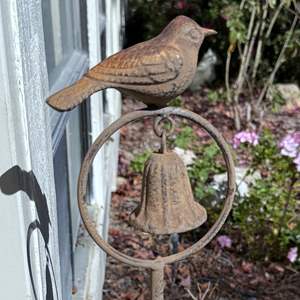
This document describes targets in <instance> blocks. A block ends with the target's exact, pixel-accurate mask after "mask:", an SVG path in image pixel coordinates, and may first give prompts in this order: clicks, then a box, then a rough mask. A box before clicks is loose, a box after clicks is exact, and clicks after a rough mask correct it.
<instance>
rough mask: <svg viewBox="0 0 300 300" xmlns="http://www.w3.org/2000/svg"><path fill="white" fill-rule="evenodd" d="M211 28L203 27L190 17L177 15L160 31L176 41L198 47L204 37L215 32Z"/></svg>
mask: <svg viewBox="0 0 300 300" xmlns="http://www.w3.org/2000/svg"><path fill="white" fill-rule="evenodd" d="M216 33H217V32H216V31H215V30H213V29H208V28H203V27H201V26H200V25H199V24H197V23H196V22H195V21H193V20H192V19H191V18H188V17H186V16H178V17H176V18H175V19H173V20H172V21H171V22H170V23H169V24H168V25H167V27H166V28H165V29H164V30H163V31H162V35H163V36H168V37H169V38H171V39H172V40H175V41H176V42H178V43H184V44H185V45H187V46H189V47H191V46H192V47H196V48H198V49H199V47H200V46H201V44H202V42H203V40H204V38H205V37H206V36H209V35H213V34H216Z"/></svg>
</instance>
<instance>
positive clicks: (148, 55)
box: [86, 42, 183, 85]
mask: <svg viewBox="0 0 300 300" xmlns="http://www.w3.org/2000/svg"><path fill="white" fill-rule="evenodd" d="M182 65H183V60H182V57H181V54H180V52H179V50H178V49H176V48H175V47H172V46H167V45H165V46H160V47H158V46H153V43H152V44H151V45H149V44H148V43H147V42H146V43H141V44H138V45H135V46H133V47H130V48H128V49H125V50H122V51H121V52H119V53H117V54H115V55H113V56H110V57H108V58H107V59H105V60H104V61H103V62H101V63H100V64H98V65H97V66H95V67H94V68H92V69H91V70H90V71H89V72H88V73H87V74H86V76H88V77H91V78H94V79H98V80H101V81H105V82H107V83H112V84H130V85H135V84H137V85H141V84H145V85H151V84H157V83H164V82H167V81H169V80H172V79H175V78H176V77H177V76H178V75H179V72H180V69H181V68H182Z"/></svg>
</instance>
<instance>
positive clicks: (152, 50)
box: [47, 16, 216, 111]
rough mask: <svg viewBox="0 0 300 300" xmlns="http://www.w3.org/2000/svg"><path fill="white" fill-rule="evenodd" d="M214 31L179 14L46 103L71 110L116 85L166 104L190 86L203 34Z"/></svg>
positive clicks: (141, 97)
mask: <svg viewBox="0 0 300 300" xmlns="http://www.w3.org/2000/svg"><path fill="white" fill-rule="evenodd" d="M215 33H216V32H215V31H214V30H211V29H206V28H202V27H200V26H199V25H198V24H197V23H196V22H195V21H193V20H192V19H190V18H188V17H185V16H178V17H176V18H175V19H174V20H172V21H171V22H170V23H169V24H168V25H167V26H166V27H165V28H164V29H163V31H162V32H161V33H160V34H159V35H158V36H156V37H155V38H153V39H151V40H149V41H145V42H143V43H139V44H136V45H134V46H132V47H130V48H127V49H124V50H122V51H120V52H118V53H116V54H114V55H112V56H110V57H108V58H106V59H105V60H103V61H102V62H100V63H99V64H98V65H96V66H95V67H93V68H92V69H91V70H90V71H88V72H87V73H86V74H85V75H84V76H83V78H82V79H80V80H78V81H77V82H76V83H75V84H73V85H72V86H70V87H67V88H65V89H63V90H61V91H59V92H57V93H55V94H54V95H52V96H50V97H49V98H48V100H47V102H48V104H49V105H50V106H51V107H53V108H54V109H57V110H60V111H64V110H70V109H72V108H74V107H75V106H77V105H78V104H79V103H81V102H82V101H83V100H85V99H86V98H88V97H89V96H90V95H92V94H93V93H95V92H97V91H100V90H103V89H106V88H115V89H118V90H119V91H120V92H122V93H125V94H127V95H130V96H131V97H133V98H135V99H137V100H140V101H142V102H144V103H146V104H147V105H155V106H157V107H163V106H166V104H167V103H168V102H169V100H171V99H173V98H175V97H176V96H178V95H180V94H181V93H182V92H183V91H184V90H185V89H186V88H187V87H188V86H189V85H190V83H191V82H192V80H193V78H194V74H195V72H196V67H197V60H198V52H199V48H200V46H201V44H202V42H203V40H204V38H205V36H208V35H211V34H215Z"/></svg>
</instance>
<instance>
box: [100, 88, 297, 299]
mask: <svg viewBox="0 0 300 300" xmlns="http://www.w3.org/2000/svg"><path fill="white" fill-rule="evenodd" d="M182 99H183V105H182V106H183V107H184V108H187V109H190V110H192V111H194V112H196V113H198V114H200V115H201V116H203V117H205V118H206V119H207V120H208V121H210V122H211V123H212V124H213V125H214V126H215V127H216V128H217V129H219V130H220V131H221V132H222V133H223V135H224V137H225V138H226V139H227V140H228V141H230V140H231V139H232V136H233V133H234V128H233V120H232V116H231V113H230V110H229V108H228V107H226V106H225V105H224V104H223V103H217V104H212V103H210V102H209V101H208V100H206V99H205V97H203V95H201V94H197V95H195V94H194V95H193V94H188V93H187V94H185V95H184V96H183V97H182ZM143 107H144V105H143V104H140V103H137V102H135V101H132V100H130V99H125V101H124V104H123V114H124V113H126V112H129V111H133V110H137V109H140V108H143ZM263 122H264V124H257V125H263V126H268V127H270V128H273V129H276V130H277V132H278V134H279V135H280V134H281V132H286V131H288V130H290V129H294V128H295V126H296V116H295V115H290V114H280V115H279V114H278V115H274V114H272V115H271V114H270V115H266V116H265V117H264V118H263ZM158 147H159V139H158V138H157V137H156V136H155V135H154V133H153V130H152V121H151V120H148V119H146V120H144V121H142V122H138V123H134V124H133V125H130V126H127V127H125V128H123V129H122V130H121V143H120V152H119V178H118V189H117V191H116V192H115V193H113V195H112V202H111V210H110V227H109V243H110V244H111V245H112V246H113V247H115V248H116V249H118V250H120V251H122V252H123V253H125V254H127V255H130V256H133V257H136V258H141V259H154V258H156V257H158V256H167V255H170V254H172V253H175V252H177V251H182V250H184V249H186V248H187V247H189V246H191V245H192V244H194V242H196V241H197V240H198V239H199V238H201V236H202V235H203V233H204V232H203V230H200V231H199V230H197V231H193V232H192V233H189V234H180V235H179V238H178V243H174V242H173V243H172V241H171V240H172V239H170V236H169V235H161V236H153V235H151V234H147V233H144V232H141V231H136V230H134V229H133V228H132V226H131V225H130V224H129V215H130V213H131V212H132V211H133V210H134V208H135V207H136V206H137V205H138V203H139V200H140V199H139V198H140V194H141V181H142V178H141V174H136V173H134V172H132V171H131V169H130V168H129V164H130V161H131V160H132V159H133V157H134V155H136V154H137V153H143V152H144V151H145V149H152V150H153V149H157V148H158ZM205 229H206V228H205ZM173 238H174V236H173ZM175 238H176V236H175ZM173 240H174V239H173ZM245 257H246V255H243V253H240V252H239V251H236V249H235V247H234V246H232V247H231V248H228V249H221V248H220V246H219V245H218V243H217V241H216V240H213V241H212V242H211V243H209V245H208V246H207V247H205V249H203V251H201V252H200V253H199V254H198V255H195V256H193V257H190V258H188V259H186V260H184V261H181V262H178V263H175V264H173V265H168V266H166V268H165V281H166V286H165V299H172V300H176V299H192V300H199V299H219V300H227V299H228V300H229V299H230V300H235V299H245V300H246V299H247V300H255V299H264V300H271V299H272V300H276V299H278V300H279V299H289V300H296V299H300V289H299V287H300V274H299V272H298V271H297V270H295V269H293V268H292V267H291V266H290V265H289V264H288V262H287V261H285V262H282V263H278V262H276V263H275V262H264V263H262V262H253V261H248V260H247V259H245ZM149 274H150V271H149V270H143V269H137V268H133V267H129V266H127V265H124V264H122V263H120V262H117V261H116V260H114V259H113V258H111V257H108V259H107V269H106V280H105V284H104V291H103V295H104V298H103V299H104V300H117V299H118V300H147V299H150V294H149V287H150V279H149V278H150V277H149Z"/></svg>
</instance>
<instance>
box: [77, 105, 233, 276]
mask: <svg viewBox="0 0 300 300" xmlns="http://www.w3.org/2000/svg"><path fill="white" fill-rule="evenodd" d="M156 115H161V116H164V115H177V116H181V117H183V118H186V119H189V120H191V121H193V122H195V123H197V124H198V125H199V126H200V127H202V128H203V129H204V130H205V131H207V133H208V134H209V135H210V136H211V137H212V138H213V139H214V140H215V142H216V143H217V144H218V146H219V147H220V149H221V151H222V154H223V157H224V160H225V163H226V168H227V180H228V181H227V194H226V199H225V202H224V207H223V209H222V212H221V214H220V216H219V218H218V219H217V221H216V222H215V223H214V225H213V226H212V227H211V228H210V229H209V230H208V232H207V233H206V234H205V235H204V236H203V237H202V238H201V239H200V240H199V241H198V242H196V243H195V244H194V245H192V246H190V247H189V248H187V249H185V250H184V251H182V252H179V253H176V254H173V255H170V256H166V257H158V258H156V259H154V260H149V259H146V260H143V259H138V258H133V257H130V256H128V255H126V254H123V253H122V252H120V251H118V250H116V249H115V248H113V247H112V246H111V245H110V244H109V243H107V242H106V241H105V240H104V239H102V237H101V236H100V235H99V234H98V232H97V228H96V226H95V224H94V223H93V221H92V220H91V219H90V218H89V215H88V209H87V205H86V202H85V195H86V189H87V181H88V173H89V169H90V168H91V166H92V163H93V160H94V158H95V156H96V154H97V152H98V151H99V150H100V148H101V147H102V146H103V145H104V143H105V142H106V141H107V140H108V139H109V138H110V136H111V135H112V134H114V133H115V132H116V131H117V130H119V129H120V128H121V127H123V126H126V125H127V124H129V123H130V122H132V121H135V120H139V119H142V118H145V117H153V116H156ZM234 194H235V169H234V163H233V158H232V155H231V152H230V148H229V146H228V144H227V143H226V141H225V140H224V138H223V137H222V135H221V134H220V133H219V131H218V130H217V129H216V128H215V127H214V126H213V125H212V124H210V123H209V122H208V121H207V120H205V119H204V118H202V117H201V116H199V115H197V114H196V113H193V112H191V111H188V110H184V109H181V108H178V107H165V108H162V109H159V110H143V111H135V112H131V113H129V114H127V115H125V116H123V117H121V118H120V119H118V120H116V121H115V122H114V123H112V124H111V125H110V126H109V127H107V128H106V129H105V130H104V131H103V132H102V133H101V134H100V135H99V136H98V138H97V139H96V140H95V142H94V143H93V144H92V146H91V147H90V148H89V150H88V152H87V154H86V156H85V158H84V161H83V164H82V167H81V170H80V175H79V179H78V206H79V210H80V214H81V217H82V220H83V223H84V225H85V227H86V230H87V231H88V233H89V234H90V236H91V237H92V238H93V240H94V241H95V243H96V244H97V245H98V246H99V247H101V248H102V249H103V250H104V251H105V252H106V253H107V254H109V255H111V256H112V257H114V258H115V259H117V260H119V261H121V262H123V263H126V264H129V265H131V266H134V267H144V268H150V269H153V270H155V269H159V268H161V266H162V265H165V264H170V263H173V262H176V261H179V260H182V259H184V258H186V257H187V256H189V255H192V254H195V253H197V252H199V251H200V250H201V249H202V248H203V247H205V246H206V245H207V244H208V243H209V242H210V241H211V240H212V239H213V238H214V236H215V235H216V234H217V233H218V231H219V230H220V229H221V227H222V226H223V224H224V222H225V220H226V218H227V217H228V215H229V213H230V210H231V207H232V203H233V199H234Z"/></svg>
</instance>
